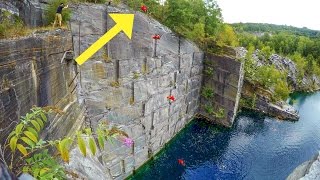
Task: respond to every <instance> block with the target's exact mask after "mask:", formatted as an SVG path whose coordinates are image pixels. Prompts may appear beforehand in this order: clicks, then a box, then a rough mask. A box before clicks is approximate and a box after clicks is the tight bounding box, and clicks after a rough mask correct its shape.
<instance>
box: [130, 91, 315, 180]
mask: <svg viewBox="0 0 320 180" xmlns="http://www.w3.org/2000/svg"><path fill="white" fill-rule="evenodd" d="M293 97H294V100H293V102H294V106H295V107H296V109H297V110H298V111H299V114H300V120H299V121H298V122H289V121H279V120H276V119H274V118H270V117H262V116H257V115H256V114H252V113H251V114H250V113H242V114H239V115H238V117H237V119H236V121H235V124H234V126H233V127H232V128H231V129H226V128H221V127H218V126H215V125H211V124H208V123H205V122H203V121H202V120H194V121H193V122H192V123H191V124H190V125H189V126H188V127H187V128H185V129H184V130H183V131H182V132H181V133H180V134H179V135H178V136H177V137H176V138H175V139H173V140H172V141H171V142H170V144H169V145H168V146H167V148H166V149H165V150H164V151H162V152H161V153H160V154H158V155H157V157H156V158H155V159H154V160H153V161H150V162H149V163H147V164H146V165H145V166H143V167H142V168H140V169H139V170H138V171H137V172H136V173H135V175H134V176H133V177H132V178H131V179H139V180H140V179H146V180H155V179H190V180H191V179H192V180H202V179H203V180H206V179H208V180H209V179H210V180H213V179H232V180H233V179H250V180H255V179H257V180H264V179H268V180H273V179H274V180H278V179H280V180H281V179H285V178H286V177H287V176H288V175H289V174H290V173H291V172H292V170H293V169H294V168H296V167H297V166H298V165H300V164H301V163H303V162H304V161H307V160H309V159H311V158H312V157H313V156H314V155H315V153H316V152H317V151H318V150H319V149H320V93H315V94H312V95H295V96H293ZM178 159H183V160H184V161H185V164H186V166H182V165H179V163H178Z"/></svg>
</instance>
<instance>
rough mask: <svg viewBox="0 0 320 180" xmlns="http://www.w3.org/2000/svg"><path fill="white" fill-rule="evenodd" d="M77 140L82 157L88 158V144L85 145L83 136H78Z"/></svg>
mask: <svg viewBox="0 0 320 180" xmlns="http://www.w3.org/2000/svg"><path fill="white" fill-rule="evenodd" d="M77 140H78V147H79V149H80V151H81V153H82V155H83V156H84V157H86V156H87V148H86V144H85V142H84V140H83V138H82V137H81V134H78V135H77Z"/></svg>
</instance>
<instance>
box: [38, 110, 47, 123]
mask: <svg viewBox="0 0 320 180" xmlns="http://www.w3.org/2000/svg"><path fill="white" fill-rule="evenodd" d="M40 116H41V118H42V120H43V121H44V122H47V120H48V119H47V116H46V115H45V114H44V113H43V112H41V113H40Z"/></svg>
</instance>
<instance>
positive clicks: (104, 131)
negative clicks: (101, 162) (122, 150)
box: [0, 107, 133, 179]
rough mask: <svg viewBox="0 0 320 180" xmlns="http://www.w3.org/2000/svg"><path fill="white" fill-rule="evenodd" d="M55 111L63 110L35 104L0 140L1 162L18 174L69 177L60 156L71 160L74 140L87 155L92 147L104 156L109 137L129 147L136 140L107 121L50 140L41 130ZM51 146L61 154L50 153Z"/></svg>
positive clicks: (52, 177) (64, 159) (92, 151)
mask: <svg viewBox="0 0 320 180" xmlns="http://www.w3.org/2000/svg"><path fill="white" fill-rule="evenodd" d="M51 112H56V113H62V111H61V110H59V109H57V108H55V107H46V108H39V107H34V108H32V109H31V112H30V113H27V114H26V116H23V117H21V121H20V122H18V124H17V125H16V127H15V128H14V129H13V131H12V132H11V133H10V134H9V135H8V137H7V139H6V140H5V144H4V145H2V144H0V165H1V163H3V164H4V166H6V168H8V169H10V170H11V171H12V172H13V173H14V174H16V175H19V174H21V173H22V172H23V173H29V174H31V175H32V176H33V177H34V178H36V179H66V178H65V172H64V169H63V167H62V166H61V165H60V164H59V163H58V162H59V159H58V158H61V159H62V160H63V161H64V162H69V159H70V154H69V153H70V148H71V146H72V144H74V143H76V144H77V145H78V147H79V149H80V151H81V153H82V154H83V156H87V155H88V154H89V153H88V152H87V149H90V152H91V154H92V155H93V156H95V155H97V156H100V158H101V156H102V153H101V152H102V151H103V150H104V149H105V142H106V141H110V142H112V141H113V140H115V139H118V140H120V141H122V142H123V144H124V145H126V146H127V147H131V146H132V145H133V140H132V139H131V138H129V137H128V135H127V134H126V133H125V132H123V131H121V130H119V129H117V128H116V127H110V126H109V125H108V124H107V123H106V122H104V123H101V124H99V126H98V127H97V128H96V130H95V131H92V130H91V128H86V129H83V130H80V131H77V134H76V135H75V136H71V137H63V138H62V139H58V140H50V141H46V140H44V139H42V138H41V132H42V131H43V130H44V129H45V127H46V124H47V122H48V119H47V116H46V115H47V114H48V113H51ZM49 149H51V150H55V151H56V152H57V155H55V156H52V155H51V154H49V153H48V150H49ZM8 156H10V158H9V157H8ZM0 170H1V169H0ZM0 176H1V173H0ZM0 179H1V177H0Z"/></svg>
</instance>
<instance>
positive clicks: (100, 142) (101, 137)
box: [98, 133, 105, 150]
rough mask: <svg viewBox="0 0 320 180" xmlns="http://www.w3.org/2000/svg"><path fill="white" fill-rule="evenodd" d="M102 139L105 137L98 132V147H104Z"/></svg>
mask: <svg viewBox="0 0 320 180" xmlns="http://www.w3.org/2000/svg"><path fill="white" fill-rule="evenodd" d="M104 141H105V138H104V136H103V133H98V143H99V147H100V149H102V150H103V149H104Z"/></svg>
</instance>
